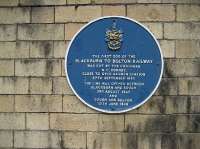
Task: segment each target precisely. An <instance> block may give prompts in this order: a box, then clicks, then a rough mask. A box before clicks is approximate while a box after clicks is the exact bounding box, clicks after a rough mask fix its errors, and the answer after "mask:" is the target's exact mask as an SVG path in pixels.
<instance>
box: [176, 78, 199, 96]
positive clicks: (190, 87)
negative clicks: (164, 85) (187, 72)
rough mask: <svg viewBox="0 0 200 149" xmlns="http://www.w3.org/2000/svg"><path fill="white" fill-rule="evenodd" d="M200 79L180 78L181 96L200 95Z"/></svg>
mask: <svg viewBox="0 0 200 149" xmlns="http://www.w3.org/2000/svg"><path fill="white" fill-rule="evenodd" d="M199 83H200V78H199V77H186V78H179V95H200V88H199Z"/></svg>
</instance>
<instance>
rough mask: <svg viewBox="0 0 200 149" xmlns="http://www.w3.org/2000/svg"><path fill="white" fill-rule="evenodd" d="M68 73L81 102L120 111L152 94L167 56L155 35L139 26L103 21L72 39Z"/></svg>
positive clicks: (114, 19)
mask: <svg viewBox="0 0 200 149" xmlns="http://www.w3.org/2000/svg"><path fill="white" fill-rule="evenodd" d="M65 70H66V76H67V80H68V82H69V85H70V87H71V89H72V90H73V92H74V93H75V95H76V96H77V97H78V98H79V99H80V100H81V101H82V102H83V103H85V104H86V105H88V106H89V107H91V108H93V109H95V110H98V111H101V112H106V113H121V112H126V111H129V110H132V109H135V108H137V107H139V106H140V105H142V104H144V103H145V102H146V101H147V100H148V99H149V98H150V97H151V96H152V95H153V93H154V92H155V90H156V89H157V87H158V85H159V83H160V81H161V77H162V73H163V56H162V53H161V49H160V46H159V44H158V42H157V40H156V39H155V37H154V36H153V34H152V33H151V32H150V31H149V30H148V29H147V28H146V27H144V26H143V25H142V24H140V23H139V22H137V21H135V20H132V19H129V18H127V17H121V16H110V17H102V18H99V19H96V20H94V21H92V22H90V23H88V24H87V25H85V26H84V27H82V28H81V29H80V31H79V32H77V33H76V35H75V36H74V37H73V39H72V40H71V42H70V44H69V46H68V49H67V53H66V58H65Z"/></svg>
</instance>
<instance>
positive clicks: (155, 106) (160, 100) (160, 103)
mask: <svg viewBox="0 0 200 149" xmlns="http://www.w3.org/2000/svg"><path fill="white" fill-rule="evenodd" d="M165 100H166V99H165V98H164V97H162V96H153V97H151V99H149V100H148V101H147V102H146V103H144V104H143V105H142V106H140V107H138V108H137V109H134V110H132V111H130V113H140V114H163V113H165V111H166V105H165Z"/></svg>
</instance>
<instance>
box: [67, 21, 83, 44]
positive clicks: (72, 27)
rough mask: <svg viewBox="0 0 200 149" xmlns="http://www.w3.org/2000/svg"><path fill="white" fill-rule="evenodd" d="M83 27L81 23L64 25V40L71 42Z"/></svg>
mask: <svg viewBox="0 0 200 149" xmlns="http://www.w3.org/2000/svg"><path fill="white" fill-rule="evenodd" d="M83 25H84V24H83V23H67V24H65V40H71V39H72V38H73V36H74V35H75V34H76V33H77V32H78V31H79V30H80V28H81V27H82V26H83Z"/></svg>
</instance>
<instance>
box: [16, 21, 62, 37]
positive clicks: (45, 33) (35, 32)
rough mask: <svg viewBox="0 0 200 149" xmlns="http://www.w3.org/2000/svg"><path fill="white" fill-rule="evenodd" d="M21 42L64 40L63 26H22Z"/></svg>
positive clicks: (19, 31)
mask: <svg viewBox="0 0 200 149" xmlns="http://www.w3.org/2000/svg"><path fill="white" fill-rule="evenodd" d="M18 39H19V40H63V39H64V25H63V24H20V25H19V26H18Z"/></svg>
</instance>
